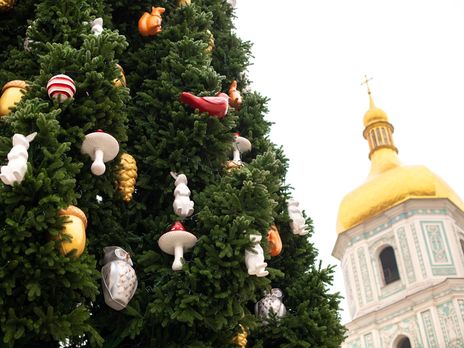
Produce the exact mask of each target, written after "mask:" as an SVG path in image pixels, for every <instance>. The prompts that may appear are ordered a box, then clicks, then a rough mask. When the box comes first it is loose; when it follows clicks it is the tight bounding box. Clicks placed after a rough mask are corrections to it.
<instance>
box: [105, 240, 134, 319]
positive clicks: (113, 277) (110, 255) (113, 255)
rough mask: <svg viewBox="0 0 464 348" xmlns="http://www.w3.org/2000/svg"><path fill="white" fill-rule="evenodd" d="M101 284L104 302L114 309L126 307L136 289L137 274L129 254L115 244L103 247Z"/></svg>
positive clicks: (118, 309)
mask: <svg viewBox="0 0 464 348" xmlns="http://www.w3.org/2000/svg"><path fill="white" fill-rule="evenodd" d="M103 252H104V253H105V256H104V258H103V267H102V270H101V274H102V286H103V296H104V298H105V303H106V304H107V305H108V306H109V307H111V308H113V309H114V310H117V311H120V310H122V309H124V308H126V307H127V305H128V304H129V301H130V300H131V299H132V297H133V296H134V294H135V290H137V285H138V281H137V275H136V274H135V270H134V269H133V268H132V265H133V264H132V260H131V258H130V255H129V253H128V252H127V251H125V250H124V249H122V248H120V247H117V246H109V247H105V248H103Z"/></svg>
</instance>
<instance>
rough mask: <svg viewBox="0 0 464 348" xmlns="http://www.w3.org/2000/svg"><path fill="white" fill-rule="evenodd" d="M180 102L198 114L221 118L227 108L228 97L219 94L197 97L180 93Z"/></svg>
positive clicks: (187, 93) (225, 113)
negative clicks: (204, 113) (196, 110)
mask: <svg viewBox="0 0 464 348" xmlns="http://www.w3.org/2000/svg"><path fill="white" fill-rule="evenodd" d="M180 100H181V101H182V102H183V103H184V104H187V105H190V106H191V107H193V108H195V109H198V110H199V111H200V112H207V113H208V114H209V115H210V116H216V117H217V118H223V117H224V116H225V115H227V110H228V108H229V96H228V95H227V94H225V93H219V94H218V95H216V96H215V97H197V96H194V95H193V94H191V93H189V92H182V94H181V96H180Z"/></svg>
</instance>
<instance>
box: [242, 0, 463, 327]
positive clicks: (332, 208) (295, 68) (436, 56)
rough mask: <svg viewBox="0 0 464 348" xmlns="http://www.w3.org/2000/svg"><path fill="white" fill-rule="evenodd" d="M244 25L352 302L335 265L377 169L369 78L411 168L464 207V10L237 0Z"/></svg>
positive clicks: (294, 173)
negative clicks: (354, 205) (338, 245)
mask: <svg viewBox="0 0 464 348" xmlns="http://www.w3.org/2000/svg"><path fill="white" fill-rule="evenodd" d="M284 4H285V5H284ZM236 15H237V16H238V18H237V19H236V21H235V23H236V26H237V31H238V34H239V35H240V37H242V38H243V39H245V40H249V41H251V42H253V44H254V46H253V55H254V57H255V58H254V60H253V62H254V65H253V66H252V67H251V68H250V70H249V76H250V78H251V80H253V85H252V88H253V89H254V90H256V91H259V92H260V93H262V94H264V95H266V96H268V97H270V98H271V102H270V105H269V106H270V113H269V115H268V119H269V120H270V121H272V122H274V123H275V125H274V127H273V131H272V133H271V139H272V140H273V141H274V142H275V143H277V144H280V145H283V146H284V149H285V152H286V154H287V156H288V157H289V159H290V170H289V173H288V177H287V178H288V182H289V183H290V184H291V185H292V186H293V187H294V188H295V192H294V197H295V198H296V199H297V200H299V201H300V202H301V205H302V206H303V208H304V209H305V210H306V213H307V214H308V215H309V216H311V218H312V219H313V220H314V226H315V235H314V237H313V242H314V243H315V244H316V246H317V247H318V249H319V251H320V258H321V259H322V260H323V262H324V263H325V264H336V265H337V275H336V281H335V288H336V289H337V290H340V291H341V292H342V293H343V294H344V291H345V290H344V286H343V278H342V276H341V274H340V268H339V262H338V260H336V259H335V258H333V257H332V256H331V253H332V248H333V246H334V243H335V240H336V231H335V224H336V217H337V212H338V206H339V203H340V201H341V199H342V198H343V196H344V195H345V194H346V193H348V192H350V191H352V190H353V189H354V188H355V187H357V186H358V185H359V184H361V183H362V182H363V181H364V179H365V178H366V176H367V174H368V171H369V168H370V161H369V159H368V144H367V142H366V141H365V140H364V138H363V137H362V131H363V123H362V119H363V116H364V113H365V112H366V111H367V109H368V105H369V103H368V97H367V92H366V88H365V87H364V86H361V85H360V84H361V82H362V80H363V77H364V75H365V74H367V75H368V76H369V77H372V78H373V80H372V81H371V90H372V95H373V98H374V101H375V103H376V105H377V106H378V107H380V108H382V109H383V110H384V111H385V112H386V113H387V114H388V116H389V118H390V122H391V123H392V124H393V126H394V127H395V132H394V134H393V136H394V142H395V144H396V146H397V147H398V149H399V157H400V160H401V161H402V162H403V163H405V164H423V165H426V166H427V167H428V168H429V169H431V170H432V171H433V172H435V173H436V174H438V175H439V176H441V177H442V178H443V179H445V181H447V182H448V184H449V185H451V187H452V188H454V190H455V191H456V192H457V194H458V195H459V196H461V197H463V196H464V173H463V168H464V164H463V160H464V110H463V105H462V104H463V103H462V100H464V1H458V0H455V1H452V0H440V1H438V0H436V1H432V0H421V1H419V0H408V1H404V0H403V1H400V0H389V1H385V0H384V1H381V0H351V1H346V0H326V1H315V0H286V1H285V2H284V1H277V0H237V9H236ZM342 306H343V308H347V306H346V303H342ZM347 312H348V311H347V310H346V311H345V312H344V313H343V315H342V319H343V322H346V321H348V320H349V319H350V318H349V314H348V313H347Z"/></svg>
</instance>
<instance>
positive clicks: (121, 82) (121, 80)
mask: <svg viewBox="0 0 464 348" xmlns="http://www.w3.org/2000/svg"><path fill="white" fill-rule="evenodd" d="M116 67H117V68H118V70H119V72H120V76H119V77H117V78H115V79H114V80H113V85H114V86H116V87H126V86H127V82H126V75H124V69H123V68H122V66H120V65H119V64H116Z"/></svg>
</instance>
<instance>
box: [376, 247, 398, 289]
mask: <svg viewBox="0 0 464 348" xmlns="http://www.w3.org/2000/svg"><path fill="white" fill-rule="evenodd" d="M379 258H380V263H381V264H382V271H383V279H384V281H385V285H387V284H390V283H393V282H394V281H397V280H399V279H400V274H399V272H398V266H397V264H396V258H395V251H394V250H393V248H392V247H391V246H388V247H386V248H385V249H383V250H382V252H381V253H380V255H379Z"/></svg>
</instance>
